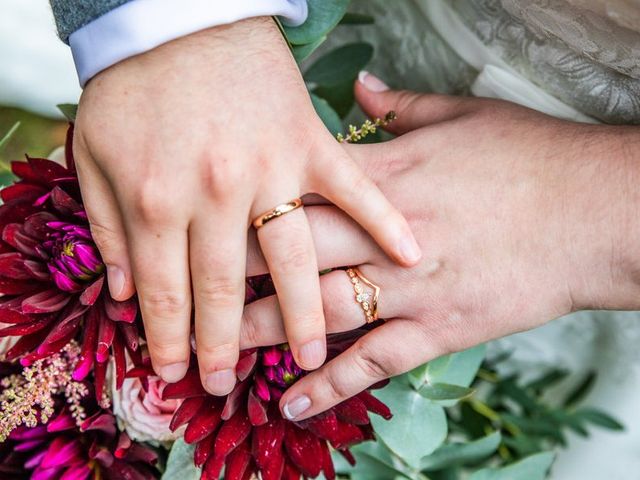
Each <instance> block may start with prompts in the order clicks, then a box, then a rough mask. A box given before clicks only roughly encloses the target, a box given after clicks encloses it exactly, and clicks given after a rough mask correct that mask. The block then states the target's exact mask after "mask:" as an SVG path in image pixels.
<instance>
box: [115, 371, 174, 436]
mask: <svg viewBox="0 0 640 480" xmlns="http://www.w3.org/2000/svg"><path fill="white" fill-rule="evenodd" d="M148 381H149V387H148V389H147V391H146V392H145V390H144V388H143V386H142V382H141V381H140V379H138V378H127V379H125V381H124V383H123V384H122V388H121V389H118V388H116V383H115V382H113V381H112V384H111V385H112V388H111V391H112V396H113V398H112V404H113V413H114V414H115V416H116V418H117V419H118V425H119V426H120V428H121V429H124V430H125V431H126V432H127V433H128V434H129V436H130V437H131V438H132V439H133V440H137V441H140V442H149V441H157V442H168V441H173V440H176V439H178V438H180V437H181V436H182V434H183V432H184V429H180V430H177V431H176V432H172V431H171V430H170V429H169V424H170V423H171V418H173V414H174V413H175V411H176V410H177V409H178V407H179V406H180V404H181V403H182V400H163V399H162V391H163V390H164V387H165V386H166V383H165V382H164V381H163V380H162V379H161V378H160V377H156V376H150V377H148Z"/></svg>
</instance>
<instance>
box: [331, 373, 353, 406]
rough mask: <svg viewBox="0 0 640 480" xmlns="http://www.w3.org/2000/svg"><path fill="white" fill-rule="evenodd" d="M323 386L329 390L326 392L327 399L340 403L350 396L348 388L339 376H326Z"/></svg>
mask: <svg viewBox="0 0 640 480" xmlns="http://www.w3.org/2000/svg"><path fill="white" fill-rule="evenodd" d="M324 384H325V385H326V386H327V389H328V390H329V391H328V392H327V393H328V396H329V398H330V399H333V400H334V401H340V400H343V399H345V398H348V397H350V396H351V395H352V393H351V392H350V391H349V386H348V385H347V383H346V382H345V381H344V380H342V378H341V377H340V376H339V375H331V374H327V375H326V376H325V381H324Z"/></svg>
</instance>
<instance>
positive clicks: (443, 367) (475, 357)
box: [409, 345, 486, 389]
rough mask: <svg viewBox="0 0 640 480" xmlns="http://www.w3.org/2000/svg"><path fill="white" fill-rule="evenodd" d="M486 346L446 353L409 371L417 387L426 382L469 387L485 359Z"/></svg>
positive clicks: (413, 383)
mask: <svg viewBox="0 0 640 480" xmlns="http://www.w3.org/2000/svg"><path fill="white" fill-rule="evenodd" d="M485 352H486V347H485V346H484V345H478V346H477V347H473V348H470V349H468V350H465V351H463V352H458V353H454V354H451V355H445V356H443V357H440V358H436V359H435V360H432V361H430V362H429V363H427V364H425V365H422V366H421V367H418V368H416V369H414V370H412V371H411V372H409V380H410V381H411V384H412V385H413V386H414V388H416V389H420V388H421V387H422V386H423V385H424V384H428V383H430V384H434V383H448V384H451V385H459V386H462V387H468V386H469V385H471V382H472V381H473V379H474V378H475V376H476V374H477V373H478V369H479V368H480V365H481V364H482V360H484V356H485Z"/></svg>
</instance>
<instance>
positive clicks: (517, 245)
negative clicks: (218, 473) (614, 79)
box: [242, 78, 640, 420]
mask: <svg viewBox="0 0 640 480" xmlns="http://www.w3.org/2000/svg"><path fill="white" fill-rule="evenodd" d="M366 80H367V79H366V78H365V81H366ZM356 93H357V96H358V98H359V101H360V103H361V105H362V106H363V107H364V110H365V111H366V112H368V113H369V114H371V115H372V116H379V115H381V114H384V112H386V111H388V110H395V111H396V112H397V114H398V120H397V121H396V122H395V123H393V124H392V128H393V130H394V131H395V132H396V133H398V134H401V135H402V136H401V137H399V138H398V139H395V140H393V141H390V142H387V143H385V144H380V145H362V146H357V145H356V146H348V152H349V153H350V154H351V156H352V157H353V158H355V159H357V160H358V163H359V164H360V165H361V166H362V167H363V168H364V169H366V171H367V172H368V174H369V175H370V176H371V178H373V179H374V180H375V181H376V183H377V184H378V185H379V186H380V188H381V189H382V191H383V192H384V193H385V195H386V196H387V198H389V199H390V200H391V201H392V202H393V203H394V204H395V205H397V206H398V207H399V208H400V210H401V211H402V213H403V214H404V215H405V217H406V218H407V219H408V220H409V223H410V225H411V227H412V228H413V231H414V233H415V234H416V237H417V238H418V242H419V244H420V246H421V247H422V250H423V252H424V257H423V259H422V261H421V263H420V264H419V265H417V266H416V267H414V268H411V269H403V268H399V267H397V266H396V265H394V264H393V263H391V262H390V261H389V260H387V259H386V258H385V256H384V255H383V254H382V252H381V251H379V249H378V248H377V247H376V246H375V244H374V243H373V242H372V241H371V240H370V239H369V237H368V235H366V233H365V232H364V231H362V230H361V229H360V228H359V227H358V226H357V225H355V224H354V223H353V222H352V221H350V220H349V219H348V218H347V217H346V216H345V215H343V214H342V213H341V212H340V211H339V210H337V209H335V208H333V207H330V206H318V207H311V208H308V209H307V215H308V216H309V218H310V222H311V226H312V231H313V236H314V240H315V242H316V248H317V251H318V257H319V264H320V267H321V268H329V267H337V266H343V265H357V266H358V268H359V269H360V271H361V272H362V274H364V275H365V276H366V277H367V278H368V279H369V280H371V281H373V282H374V283H376V284H377V285H379V286H380V287H381V293H380V303H379V314H380V318H384V319H386V320H387V321H386V323H383V324H382V325H380V326H378V327H377V328H375V329H374V330H373V331H371V332H370V333H368V334H367V335H365V336H364V337H362V338H361V339H360V340H359V341H357V343H355V344H354V345H353V346H352V347H351V348H350V349H349V350H347V351H346V352H345V353H343V354H342V355H340V356H338V357H337V358H335V359H333V360H331V361H330V362H329V363H327V364H326V365H325V366H323V367H322V368H321V369H319V370H317V371H316V372H313V373H311V374H309V375H308V376H306V377H304V378H303V379H301V380H300V381H299V382H297V383H296V384H295V385H293V386H292V387H291V388H290V389H289V390H288V391H287V392H286V393H285V395H284V396H283V398H282V401H281V407H282V410H283V414H284V415H285V416H287V417H288V418H290V419H294V418H295V419H297V420H299V419H304V418H306V417H309V416H311V415H314V414H317V413H319V412H321V411H323V410H326V409H327V408H329V407H331V406H333V405H334V404H336V403H338V402H340V401H342V400H344V399H346V398H348V397H351V396H353V395H355V394H357V393H358V392H360V391H362V390H363V389H365V388H367V387H369V386H370V385H372V384H374V383H376V382H378V381H379V380H381V379H384V378H387V377H390V376H393V375H397V374H400V373H403V372H406V371H408V370H410V369H412V368H414V367H416V366H418V365H420V364H422V363H424V362H426V361H429V360H431V359H433V358H436V357H438V356H441V355H443V354H447V353H450V352H454V351H459V350H462V349H465V348H468V347H471V346H473V345H476V344H478V343H482V342H485V341H487V340H490V339H494V338H497V337H501V336H504V335H507V334H511V333H514V332H519V331H522V330H526V329H530V328H533V327H535V326H538V325H540V324H542V323H544V322H546V321H548V320H551V319H553V318H556V317H559V316H561V315H564V314H566V313H569V312H571V311H573V310H576V309H587V308H617V309H624V308H634V307H638V306H639V305H640V286H639V285H638V283H637V262H636V263H633V262H631V261H630V259H631V258H632V255H631V254H630V253H629V252H637V251H639V250H640V235H639V232H638V228H637V227H638V221H637V218H639V217H638V212H637V207H638V206H640V198H639V195H638V193H636V192H637V191H638V188H637V185H638V176H639V175H638V174H640V167H639V166H637V165H634V163H633V162H631V161H630V160H631V159H630V157H629V156H628V155H627V152H628V151H632V147H633V148H634V149H635V151H636V152H637V151H640V149H639V148H638V147H639V146H640V141H639V140H638V138H637V135H638V132H637V129H634V128H626V127H603V126H593V125H580V124H574V123H569V122H564V121H559V120H556V119H553V118H550V117H547V116H545V115H541V114H539V113H536V112H533V111H531V110H528V109H525V108H521V107H518V106H516V105H513V104H509V103H505V102H499V101H493V100H483V99H466V98H455V97H443V96H433V95H418V94H414V93H409V92H391V91H384V92H378V93H374V92H370V91H367V90H366V89H365V87H364V86H363V85H362V84H358V85H357V86H356ZM631 142H633V143H631ZM636 160H637V159H636ZM635 163H636V164H637V162H635ZM380 221H381V222H383V223H384V218H381V219H380ZM251 251H253V252H255V249H251ZM635 257H636V258H637V257H638V255H637V254H635ZM263 271H265V268H264V265H263V262H262V261H261V259H260V257H259V255H258V254H255V255H252V256H250V258H249V273H261V272H263ZM321 287H322V294H323V299H324V308H325V316H326V320H327V327H328V330H329V331H330V332H337V331H344V330H349V329H352V328H356V327H359V326H362V325H363V324H364V321H365V317H364V314H363V311H362V309H361V307H360V306H359V305H358V304H357V303H356V302H355V300H354V290H353V286H352V285H351V283H350V281H349V278H348V276H347V275H346V274H345V272H343V271H333V272H331V273H329V274H327V275H324V276H323V277H321ZM279 324H280V316H279V311H278V309H277V302H276V300H275V299H274V298H266V299H262V300H259V301H257V302H255V303H253V304H251V305H249V306H247V307H246V309H245V320H244V324H243V336H242V338H243V343H244V345H243V346H247V347H248V346H252V345H254V344H260V345H264V344H275V343H277V342H280V341H282V340H284V332H283V331H282V329H281V328H279V327H278V325H279Z"/></svg>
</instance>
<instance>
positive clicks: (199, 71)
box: [74, 18, 420, 395]
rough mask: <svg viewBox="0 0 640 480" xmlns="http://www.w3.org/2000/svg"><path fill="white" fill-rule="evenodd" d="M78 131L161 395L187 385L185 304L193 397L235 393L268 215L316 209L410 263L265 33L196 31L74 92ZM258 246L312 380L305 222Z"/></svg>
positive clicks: (290, 220)
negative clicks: (305, 204)
mask: <svg viewBox="0 0 640 480" xmlns="http://www.w3.org/2000/svg"><path fill="white" fill-rule="evenodd" d="M76 127H77V128H76V135H75V144H74V152H75V155H76V159H77V166H78V172H79V177H80V183H81V186H82V193H83V196H84V198H85V200H86V208H87V213H88V216H89V220H90V223H91V228H92V233H93V235H94V238H95V240H96V242H97V244H98V247H99V249H100V252H101V254H102V256H103V258H104V260H105V263H106V265H107V271H108V280H109V288H110V290H111V293H112V296H113V297H114V298H116V299H118V300H124V299H126V298H128V297H130V296H131V295H132V294H133V292H134V279H135V287H136V288H137V292H138V295H139V299H140V305H141V309H142V316H143V319H144V323H145V332H146V338H147V341H148V345H149V351H150V354H151V359H152V362H153V366H154V368H155V370H156V371H157V372H158V374H159V375H160V376H161V377H162V378H163V379H164V380H165V381H167V382H175V381H177V380H179V379H180V378H181V377H182V376H183V375H184V373H185V372H186V370H187V362H188V359H189V353H190V349H189V334H190V321H191V307H192V292H193V303H194V304H195V331H196V342H197V347H198V357H199V365H200V373H201V376H202V381H203V384H204V385H205V387H206V388H207V390H209V392H211V393H213V394H219V395H222V394H226V393H228V392H229V391H231V389H232V388H233V386H234V383H235V378H236V376H235V373H234V371H233V369H234V366H235V364H236V361H237V358H238V352H239V345H238V339H239V332H240V321H241V316H242V308H243V303H244V278H245V258H246V246H247V229H248V228H249V224H250V221H251V220H252V219H253V218H255V217H256V216H258V215H261V214H263V213H264V212H266V211H268V210H270V209H272V208H274V207H275V206H277V205H279V204H282V203H285V202H288V201H290V200H292V199H294V198H296V197H300V196H301V195H303V194H305V193H308V192H317V193H320V194H322V195H323V196H324V197H326V198H328V199H330V200H331V201H332V202H333V203H335V204H336V205H339V206H340V207H341V208H343V209H344V210H345V211H346V212H348V213H349V214H350V215H351V216H352V217H353V218H354V219H355V220H356V221H357V222H359V223H360V224H361V225H362V226H363V227H364V228H365V229H367V230H368V231H369V232H370V233H371V235H372V236H373V237H374V238H375V239H376V241H378V242H379V244H380V245H381V246H382V247H383V248H384V250H385V251H386V252H387V253H389V254H390V255H392V256H393V257H394V258H395V259H396V260H397V261H398V262H400V263H401V264H403V265H413V264H415V263H416V262H417V261H418V260H419V258H420V251H419V249H418V246H417V244H416V243H415V240H414V238H413V236H412V234H411V231H410V229H409V227H408V225H407V223H406V221H405V220H404V219H403V217H402V216H401V214H400V213H399V212H398V211H396V210H395V209H394V208H393V207H392V206H391V204H390V203H388V202H387V200H386V199H385V198H384V197H383V196H382V194H381V193H380V191H379V190H378V189H377V188H376V187H375V185H374V184H373V183H372V182H371V181H370V180H369V179H368V178H367V177H366V176H365V175H364V173H363V172H362V171H361V170H360V169H359V168H358V167H357V166H356V164H355V163H354V162H353V160H352V159H350V158H349V157H348V156H347V155H346V154H345V153H344V151H343V150H342V149H341V148H340V146H339V145H338V144H337V142H336V141H335V139H333V138H332V137H331V135H330V134H329V133H328V132H327V131H326V129H325V128H324V127H323V126H322V124H321V122H320V120H319V118H318V117H317V115H316V114H315V112H314V111H313V107H312V105H311V102H310V99H309V96H308V94H307V91H306V89H305V86H304V83H303V81H302V79H301V77H300V74H299V72H298V69H297V67H296V65H295V62H294V61H293V58H292V56H291V54H290V52H289V50H288V48H287V45H286V43H285V42H284V40H283V38H282V36H281V35H280V33H279V31H278V29H277V27H276V25H275V23H274V22H273V21H272V20H271V19H268V18H257V19H250V20H245V21H242V22H238V23H235V24H232V25H229V26H223V27H216V28H212V29H209V30H206V31H202V32H199V33H196V34H193V35H189V36H187V37H184V38H181V39H178V40H175V41H172V42H169V43H167V44H165V45H162V46H160V47H158V48H156V49H154V50H151V51H149V52H147V53H145V54H143V55H139V56H136V57H132V58H129V59H127V60H125V61H123V62H120V63H118V64H117V65H115V66H113V67H111V68H109V69H107V70H106V71H104V72H102V73H100V74H99V75H98V76H96V77H95V78H94V79H93V80H92V81H91V82H90V83H89V85H88V86H87V88H86V89H85V91H84V93H83V95H82V99H81V102H80V108H79V111H78V118H77V125H76ZM380 218H384V219H385V223H384V224H383V223H381V222H379V219H380ZM258 237H259V239H260V246H261V248H262V250H263V251H264V254H265V257H266V259H267V263H268V265H269V270H270V272H271V273H272V275H273V278H274V281H275V285H276V288H277V291H278V294H279V298H280V302H281V306H282V313H283V317H284V322H285V329H286V332H287V338H288V339H289V341H290V343H291V345H292V349H293V352H294V356H295V358H296V361H297V362H299V363H300V365H302V366H304V367H305V368H308V369H313V368H316V367H318V366H320V365H321V364H322V363H323V361H324V359H325V326H324V318H323V311H322V302H321V297H320V286H319V281H318V268H317V264H316V254H315V251H314V248H313V243H312V238H311V232H310V230H309V225H308V223H307V220H306V217H305V214H304V211H303V210H302V209H298V210H296V211H294V212H292V213H289V214H288V215H286V216H284V217H282V218H280V219H277V220H275V221H273V222H271V223H269V224H268V225H266V226H264V227H263V228H261V229H260V231H259V233H258Z"/></svg>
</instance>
